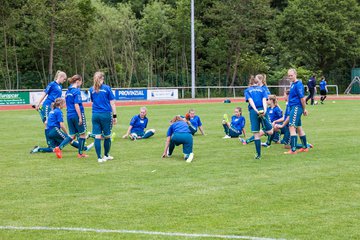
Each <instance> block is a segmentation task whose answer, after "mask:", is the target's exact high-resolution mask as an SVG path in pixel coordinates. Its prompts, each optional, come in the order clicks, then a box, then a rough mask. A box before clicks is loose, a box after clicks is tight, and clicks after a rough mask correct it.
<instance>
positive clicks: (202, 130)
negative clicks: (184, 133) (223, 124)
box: [199, 126, 205, 135]
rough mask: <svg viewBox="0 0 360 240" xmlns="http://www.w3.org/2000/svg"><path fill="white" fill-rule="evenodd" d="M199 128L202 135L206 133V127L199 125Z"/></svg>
mask: <svg viewBox="0 0 360 240" xmlns="http://www.w3.org/2000/svg"><path fill="white" fill-rule="evenodd" d="M199 130H200V132H201V134H202V135H205V132H204V129H203V127H202V126H199Z"/></svg>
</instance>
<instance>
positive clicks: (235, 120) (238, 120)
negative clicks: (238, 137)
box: [230, 115, 245, 132]
mask: <svg viewBox="0 0 360 240" xmlns="http://www.w3.org/2000/svg"><path fill="white" fill-rule="evenodd" d="M230 125H231V127H232V128H235V129H236V130H238V131H239V132H242V130H243V128H244V127H245V118H244V117H243V116H241V115H240V116H239V117H237V116H235V115H233V116H232V117H231V124H230Z"/></svg>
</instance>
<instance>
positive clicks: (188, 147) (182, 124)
mask: <svg viewBox="0 0 360 240" xmlns="http://www.w3.org/2000/svg"><path fill="white" fill-rule="evenodd" d="M170 124H171V125H170V127H169V128H168V131H167V135H166V136H167V137H166V143H165V149H164V152H163V155H162V157H163V158H164V157H170V156H171V155H172V153H173V151H174V149H175V146H179V145H183V153H184V159H185V160H186V162H188V163H190V162H191V161H192V160H193V158H194V153H193V136H192V134H191V131H190V129H189V126H188V124H187V123H186V121H185V119H184V118H182V117H181V116H175V117H174V118H173V119H172V120H171V121H170Z"/></svg>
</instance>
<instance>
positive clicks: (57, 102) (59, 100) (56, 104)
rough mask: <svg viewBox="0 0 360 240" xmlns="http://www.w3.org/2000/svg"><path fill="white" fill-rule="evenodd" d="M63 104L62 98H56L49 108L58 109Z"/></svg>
mask: <svg viewBox="0 0 360 240" xmlns="http://www.w3.org/2000/svg"><path fill="white" fill-rule="evenodd" d="M64 104H65V99H63V98H57V99H55V101H54V102H53V103H52V104H51V108H52V109H55V108H60V107H61V106H62V105H64Z"/></svg>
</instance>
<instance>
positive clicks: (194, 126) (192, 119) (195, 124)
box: [186, 109, 205, 135]
mask: <svg viewBox="0 0 360 240" xmlns="http://www.w3.org/2000/svg"><path fill="white" fill-rule="evenodd" d="M186 120H187V122H188V124H189V129H190V131H191V134H192V135H194V134H195V133H196V132H197V131H198V129H199V130H200V132H201V134H202V135H205V132H204V129H203V127H202V122H201V119H200V117H199V116H197V115H195V110H194V109H190V110H189V111H188V113H187V114H186Z"/></svg>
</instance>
